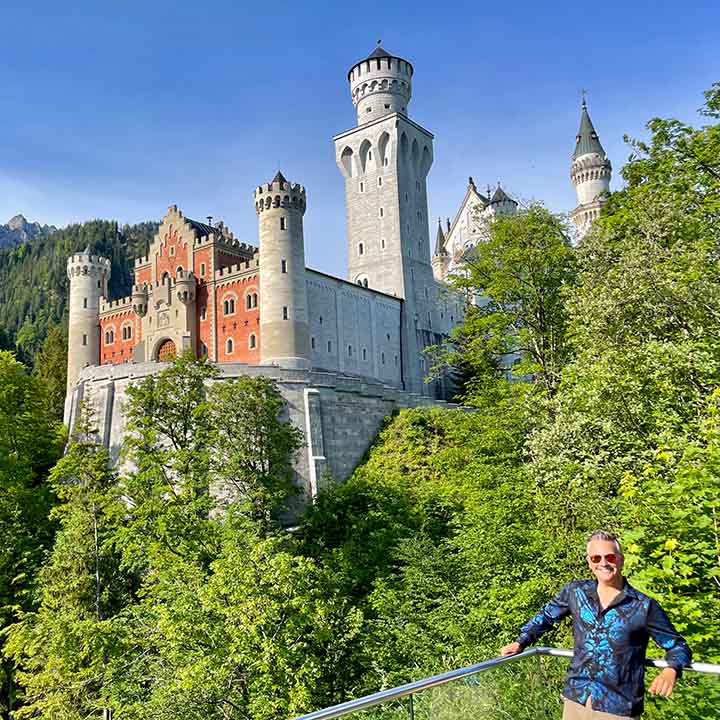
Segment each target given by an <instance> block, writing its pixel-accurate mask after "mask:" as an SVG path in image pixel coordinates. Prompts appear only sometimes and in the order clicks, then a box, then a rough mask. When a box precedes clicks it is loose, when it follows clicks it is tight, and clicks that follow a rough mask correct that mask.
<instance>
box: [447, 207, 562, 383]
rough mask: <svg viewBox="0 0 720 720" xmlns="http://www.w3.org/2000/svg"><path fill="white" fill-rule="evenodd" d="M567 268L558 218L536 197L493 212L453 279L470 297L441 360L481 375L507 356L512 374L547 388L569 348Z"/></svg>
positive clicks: (504, 363) (499, 367)
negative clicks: (513, 210)
mask: <svg viewBox="0 0 720 720" xmlns="http://www.w3.org/2000/svg"><path fill="white" fill-rule="evenodd" d="M574 275H575V253H574V251H573V249H572V247H571V246H570V243H569V241H568V238H567V231H566V227H565V225H564V221H563V220H562V219H561V218H559V217H558V216H555V215H552V214H551V213H549V212H548V211H547V210H546V209H545V208H543V207H542V206H540V205H531V206H530V207H529V208H527V209H525V210H522V211H521V212H519V213H517V214H515V215H503V216H499V217H497V218H496V219H495V220H494V221H493V222H492V223H491V224H490V226H489V229H488V236H487V238H486V239H484V240H483V241H481V242H480V243H478V245H477V247H475V248H474V249H473V252H472V253H471V254H470V255H469V256H468V258H467V261H466V264H465V267H464V270H463V272H462V273H460V274H458V275H457V276H456V277H455V278H454V280H453V285H454V286H455V288H456V289H457V290H460V291H463V292H465V293H467V294H468V295H469V296H470V297H474V298H476V299H477V303H476V304H473V305H470V306H469V307H468V310H467V314H466V317H465V321H464V323H463V324H462V325H461V326H460V327H459V328H457V329H456V330H455V331H453V333H452V335H451V341H450V346H449V348H448V350H449V352H447V353H445V354H444V355H443V356H442V360H441V364H447V365H450V366H454V367H456V368H459V369H461V370H462V371H463V372H464V374H465V375H468V374H470V376H471V377H475V378H482V377H485V376H487V375H488V374H490V375H492V374H498V373H502V372H504V371H506V370H507V367H508V365H509V364H511V363H512V364H513V368H512V370H513V372H514V373H515V374H516V375H518V376H520V377H522V376H531V377H532V378H533V380H534V381H535V382H536V383H537V385H538V386H539V387H541V388H542V389H543V391H544V392H546V393H547V394H548V395H550V396H552V395H554V394H555V392H556V390H557V386H558V383H559V380H560V371H561V370H562V367H563V366H564V364H565V363H566V362H567V360H568V357H569V353H570V348H569V344H568V342H567V333H566V325H567V312H566V309H565V302H564V292H565V290H566V289H567V287H568V286H569V285H571V284H572V283H573V281H574ZM470 384H471V385H472V383H470Z"/></svg>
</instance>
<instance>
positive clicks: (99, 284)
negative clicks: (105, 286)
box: [98, 280, 100, 290]
mask: <svg viewBox="0 0 720 720" xmlns="http://www.w3.org/2000/svg"><path fill="white" fill-rule="evenodd" d="M99 289H100V281H99V280H98V290H99Z"/></svg>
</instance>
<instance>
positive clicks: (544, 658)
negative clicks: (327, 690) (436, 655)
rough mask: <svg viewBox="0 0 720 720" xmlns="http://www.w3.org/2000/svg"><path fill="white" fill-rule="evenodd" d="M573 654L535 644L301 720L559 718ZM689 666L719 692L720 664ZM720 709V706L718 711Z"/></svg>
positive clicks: (678, 695) (679, 691) (653, 663)
mask: <svg viewBox="0 0 720 720" xmlns="http://www.w3.org/2000/svg"><path fill="white" fill-rule="evenodd" d="M572 654H573V653H572V650H565V649H560V648H550V647H533V648H529V649H527V650H525V651H524V652H522V653H519V654H517V655H510V656H509V657H496V658H492V659H490V660H485V661H484V662H481V663H477V664H476V665H470V666H469V667H464V668H459V669H457V670H450V671H449V672H445V673H441V674H440V675H433V676H431V677H426V678H423V679H422V680H416V681H415V682H410V683H407V684H406V685H399V686H397V687H393V688H389V689H387V690H381V691H380V692H376V693H373V694H372V695H366V696H365V697H361V698H357V699H356V700H350V701H348V702H344V703H341V704H339V705H333V706H332V707H328V708H324V709H322V710H316V711H315V712H311V713H308V714H307V715H302V716H301V717H299V718H296V720H330V719H331V718H340V717H344V718H351V719H352V720H471V719H472V720H496V719H497V718H508V720H509V719H510V718H512V719H513V720H521V719H522V720H530V718H532V719H533V720H536V719H537V720H539V719H540V718H556V717H560V715H561V714H562V700H561V689H562V682H563V678H564V676H565V672H566V670H567V663H566V662H562V659H563V658H565V659H567V658H571V657H572ZM645 664H646V666H648V667H650V668H665V667H667V663H666V662H665V661H664V660H646V661H645ZM684 670H685V672H688V673H692V674H693V675H696V676H697V678H696V680H695V683H696V684H697V685H700V686H704V687H707V690H708V692H707V693H706V694H708V695H709V694H710V692H714V693H717V690H718V681H719V680H720V665H714V664H711V663H701V662H698V663H693V664H692V665H690V666H689V667H687V668H684ZM695 690H696V691H697V688H695ZM682 695H683V683H682V682H681V683H680V684H679V685H678V686H677V688H676V689H675V692H674V693H673V697H672V702H673V705H674V706H676V707H678V706H680V707H681V706H682ZM711 697H717V694H714V695H711ZM678 709H679V708H678ZM719 715H720V707H718V708H716V712H715V713H714V714H713V717H717V716H719Z"/></svg>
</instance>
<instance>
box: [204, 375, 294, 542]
mask: <svg viewBox="0 0 720 720" xmlns="http://www.w3.org/2000/svg"><path fill="white" fill-rule="evenodd" d="M208 403H209V407H210V423H211V425H212V427H213V428H214V432H213V436H212V442H211V454H210V467H211V471H212V475H213V481H214V484H215V489H216V492H217V491H221V488H222V489H224V490H225V491H227V490H229V491H230V493H231V496H230V497H231V498H232V500H233V502H234V503H235V504H238V503H239V504H241V505H242V506H243V507H245V508H247V510H246V511H247V513H248V515H249V516H250V517H251V518H253V519H254V520H256V521H257V522H259V523H261V524H262V525H263V527H265V528H269V527H270V524H271V521H272V519H273V517H275V518H277V516H278V513H279V512H281V511H282V510H284V509H286V508H287V506H288V502H289V501H290V500H291V499H292V497H293V496H294V495H296V494H297V493H298V488H297V487H296V486H295V485H293V469H292V464H291V463H292V460H293V457H294V455H295V452H296V451H297V450H298V449H299V448H300V446H301V444H302V433H301V432H300V430H298V429H297V428H295V427H293V426H292V425H291V424H290V423H289V422H287V421H284V422H283V421H280V416H281V414H282V413H283V412H284V404H285V402H284V400H283V398H282V396H281V395H280V392H279V391H278V390H277V388H276V387H275V385H274V384H273V383H272V382H271V381H269V380H268V379H267V378H264V377H241V378H238V379H237V380H231V381H229V382H221V383H215V384H214V385H213V386H212V387H211V389H210V391H209V394H208Z"/></svg>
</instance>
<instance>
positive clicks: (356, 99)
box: [348, 43, 413, 125]
mask: <svg viewBox="0 0 720 720" xmlns="http://www.w3.org/2000/svg"><path fill="white" fill-rule="evenodd" d="M412 75H413V67H412V65H411V64H410V63H409V62H408V61H407V60H403V59H402V58H399V57H395V56H393V55H391V54H390V53H388V52H387V51H385V50H383V48H381V47H380V44H379V43H378V46H377V47H376V48H375V50H373V52H372V53H370V55H368V56H367V57H366V58H365V59H364V60H361V61H360V62H359V63H356V64H355V65H353V66H352V67H351V68H350V71H349V72H348V80H349V81H350V93H351V94H352V101H353V104H354V105H355V109H356V111H357V122H358V125H364V124H365V123H368V122H371V121H372V120H377V119H378V118H381V117H382V116H383V115H390V114H392V113H402V114H403V115H407V106H408V103H409V102H410V98H411V97H412V84H411V79H412Z"/></svg>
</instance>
